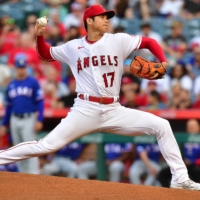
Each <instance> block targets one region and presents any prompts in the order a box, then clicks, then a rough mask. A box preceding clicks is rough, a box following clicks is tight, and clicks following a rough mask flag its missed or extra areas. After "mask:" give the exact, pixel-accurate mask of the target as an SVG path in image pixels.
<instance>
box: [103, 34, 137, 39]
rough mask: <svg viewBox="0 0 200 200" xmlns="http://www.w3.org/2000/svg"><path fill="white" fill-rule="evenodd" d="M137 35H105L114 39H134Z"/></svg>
mask: <svg viewBox="0 0 200 200" xmlns="http://www.w3.org/2000/svg"><path fill="white" fill-rule="evenodd" d="M136 36H137V35H132V34H128V33H106V34H105V37H107V38H110V39H113V40H123V39H126V38H127V39H132V38H135V37H136Z"/></svg>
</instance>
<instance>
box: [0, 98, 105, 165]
mask: <svg viewBox="0 0 200 200" xmlns="http://www.w3.org/2000/svg"><path fill="white" fill-rule="evenodd" d="M99 115H100V111H99V110H98V108H97V107H96V104H94V103H90V102H87V101H83V100H76V103H75V106H74V107H73V108H71V111H70V113H68V116H67V117H66V118H64V119H62V120H61V122H60V123H59V124H58V125H57V126H56V128H55V129H53V130H52V131H51V132H50V133H49V134H48V135H47V136H46V137H44V138H43V139H41V140H39V141H30V142H24V143H20V144H18V145H16V146H14V147H11V148H9V149H7V150H4V151H1V152H0V165H4V164H7V163H12V162H16V161H19V160H24V159H28V158H31V157H36V156H41V155H45V154H48V153H51V152H55V151H57V150H58V149H60V148H61V147H63V146H64V145H66V144H68V143H70V142H72V141H73V140H75V139H77V138H79V137H81V136H84V135H86V134H88V133H91V132H94V131H100V130H99V129H98V127H100V124H101V121H100V118H99V117H97V116H99ZM88 119H90V120H88Z"/></svg>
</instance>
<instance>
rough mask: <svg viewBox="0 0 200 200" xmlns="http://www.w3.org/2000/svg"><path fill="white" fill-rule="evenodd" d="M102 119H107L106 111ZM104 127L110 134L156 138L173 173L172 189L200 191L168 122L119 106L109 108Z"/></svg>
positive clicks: (199, 185)
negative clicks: (191, 176)
mask: <svg viewBox="0 0 200 200" xmlns="http://www.w3.org/2000/svg"><path fill="white" fill-rule="evenodd" d="M111 113H112V114H111ZM102 117H103V118H104V117H105V118H107V115H106V111H105V115H103V116H102ZM103 127H104V130H105V131H106V132H110V133H116V134H123V135H132V136H134V135H142V134H147V135H154V136H156V139H157V141H158V145H159V148H160V151H161V153H162V155H163V157H164V158H165V160H166V162H167V164H168V165H169V167H170V170H171V173H172V181H171V187H174V188H175V187H176V186H177V187H178V186H180V187H179V188H181V187H182V188H184V189H194V190H200V184H196V183H194V182H191V181H190V179H189V177H188V172H187V168H186V166H185V164H184V162H183V160H182V156H181V153H180V150H179V147H178V144H177V142H176V139H175V137H174V134H173V132H172V129H171V127H170V124H169V122H168V121H167V120H165V119H163V118H160V117H157V116H155V115H153V114H150V113H147V112H143V111H139V110H134V109H128V108H124V107H122V106H118V107H116V108H114V107H113V110H112V111H111V110H110V108H109V119H108V118H107V120H105V123H104V124H103ZM110 127H111V128H110ZM177 187H176V188H177Z"/></svg>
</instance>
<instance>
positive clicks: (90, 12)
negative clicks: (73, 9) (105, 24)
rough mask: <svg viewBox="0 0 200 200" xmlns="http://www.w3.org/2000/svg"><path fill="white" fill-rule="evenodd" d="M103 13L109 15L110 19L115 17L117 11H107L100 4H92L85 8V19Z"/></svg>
mask: <svg viewBox="0 0 200 200" xmlns="http://www.w3.org/2000/svg"><path fill="white" fill-rule="evenodd" d="M102 14H106V15H107V16H108V19H110V18H112V17H114V15H115V11H114V10H108V11H106V10H105V9H104V8H103V6H101V5H99V4H96V5H92V6H90V7H89V8H87V9H86V10H85V12H84V15H83V21H84V22H85V21H86V19H87V18H90V17H94V16H97V15H102Z"/></svg>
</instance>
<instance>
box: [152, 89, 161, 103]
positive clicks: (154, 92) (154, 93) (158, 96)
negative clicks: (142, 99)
mask: <svg viewBox="0 0 200 200" xmlns="http://www.w3.org/2000/svg"><path fill="white" fill-rule="evenodd" d="M150 95H151V96H153V97H155V98H156V99H157V101H161V96H160V94H159V93H158V92H157V91H156V90H153V91H151V92H150Z"/></svg>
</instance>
